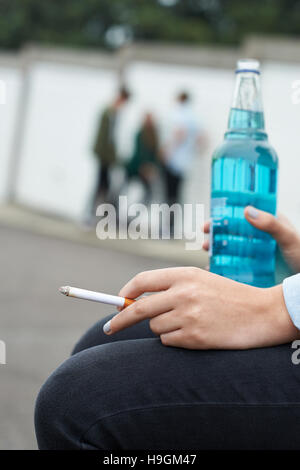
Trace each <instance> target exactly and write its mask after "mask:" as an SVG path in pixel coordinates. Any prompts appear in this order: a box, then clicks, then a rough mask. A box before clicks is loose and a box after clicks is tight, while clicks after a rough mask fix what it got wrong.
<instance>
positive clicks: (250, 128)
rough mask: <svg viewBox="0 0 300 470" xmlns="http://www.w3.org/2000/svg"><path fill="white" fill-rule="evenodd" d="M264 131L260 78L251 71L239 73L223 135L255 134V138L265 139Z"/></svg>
mask: <svg viewBox="0 0 300 470" xmlns="http://www.w3.org/2000/svg"><path fill="white" fill-rule="evenodd" d="M264 129H265V121H264V113H263V108H262V99H261V90H260V76H259V74H258V73H255V72H251V71H245V72H239V73H237V76H236V84H235V90H234V95H233V102H232V107H231V110H230V114H229V120H228V130H227V132H226V134H225V135H226V136H227V137H230V136H234V135H241V134H242V135H247V136H248V135H249V134H254V135H256V134H257V138H266V134H265V132H264ZM264 136H265V137H264Z"/></svg>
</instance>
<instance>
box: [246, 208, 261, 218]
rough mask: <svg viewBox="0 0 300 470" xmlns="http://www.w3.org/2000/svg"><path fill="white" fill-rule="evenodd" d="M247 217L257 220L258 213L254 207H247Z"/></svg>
mask: <svg viewBox="0 0 300 470" xmlns="http://www.w3.org/2000/svg"><path fill="white" fill-rule="evenodd" d="M248 215H249V217H251V219H257V218H258V216H259V212H258V210H257V209H255V207H249V209H248Z"/></svg>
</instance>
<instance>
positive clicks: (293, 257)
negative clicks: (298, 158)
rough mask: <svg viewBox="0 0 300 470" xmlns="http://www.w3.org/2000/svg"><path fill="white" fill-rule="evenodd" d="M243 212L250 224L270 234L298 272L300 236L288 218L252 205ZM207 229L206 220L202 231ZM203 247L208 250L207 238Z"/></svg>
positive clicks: (208, 224) (207, 231)
mask: <svg viewBox="0 0 300 470" xmlns="http://www.w3.org/2000/svg"><path fill="white" fill-rule="evenodd" d="M244 214H245V218H246V219H247V220H248V222H250V224H251V225H253V226H254V227H256V228H258V229H259V230H262V231H263V232H267V233H269V234H270V235H272V237H273V238H274V239H275V240H276V241H277V243H278V245H279V248H280V250H281V252H282V254H283V257H284V258H285V260H286V262H287V263H288V265H289V266H290V267H291V268H292V270H293V271H294V272H295V273H298V272H300V236H299V234H298V233H297V231H296V229H295V227H294V226H293V225H292V224H291V223H290V222H289V220H288V219H287V218H286V217H285V216H284V215H282V214H280V215H279V216H278V217H275V216H274V215H272V214H270V213H269V212H265V211H261V210H258V209H256V208H255V207H252V206H247V207H246V208H245V210H244ZM209 231H210V222H206V223H205V224H204V233H209ZM203 249H204V250H206V251H208V250H209V242H208V240H206V241H205V242H204V244H203Z"/></svg>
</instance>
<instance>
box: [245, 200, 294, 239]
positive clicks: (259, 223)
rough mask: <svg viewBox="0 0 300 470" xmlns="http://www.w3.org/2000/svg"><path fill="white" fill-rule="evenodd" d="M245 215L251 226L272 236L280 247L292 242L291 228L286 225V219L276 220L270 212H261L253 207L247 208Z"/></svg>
mask: <svg viewBox="0 0 300 470" xmlns="http://www.w3.org/2000/svg"><path fill="white" fill-rule="evenodd" d="M244 214H245V217H246V219H247V220H248V222H250V224H251V225H253V226H254V227H256V228H258V229H259V230H262V231H263V232H267V233H269V234H270V235H272V237H273V238H275V240H276V241H277V242H278V243H279V244H280V245H285V244H287V243H289V242H290V241H291V235H292V233H291V227H290V225H289V224H288V223H285V219H284V218H276V217H275V216H274V215H272V214H270V213H269V212H265V211H261V210H259V209H256V208H255V207H252V206H247V207H246V208H245V211H244Z"/></svg>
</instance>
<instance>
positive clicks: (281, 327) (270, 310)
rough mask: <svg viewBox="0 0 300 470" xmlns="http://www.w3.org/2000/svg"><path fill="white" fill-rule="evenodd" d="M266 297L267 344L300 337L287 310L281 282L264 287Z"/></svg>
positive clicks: (281, 342)
mask: <svg viewBox="0 0 300 470" xmlns="http://www.w3.org/2000/svg"><path fill="white" fill-rule="evenodd" d="M264 291H265V292H264V294H265V299H266V309H265V312H266V328H267V339H268V343H269V345H275V344H283V343H288V342H290V341H293V340H294V339H296V338H299V337H300V331H299V330H298V329H297V328H296V327H295V325H294V324H293V322H292V319H291V317H290V314H289V312H288V310H287V307H286V304H285V300H284V296H283V290H282V284H279V285H277V286H274V287H270V288H268V289H264Z"/></svg>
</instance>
